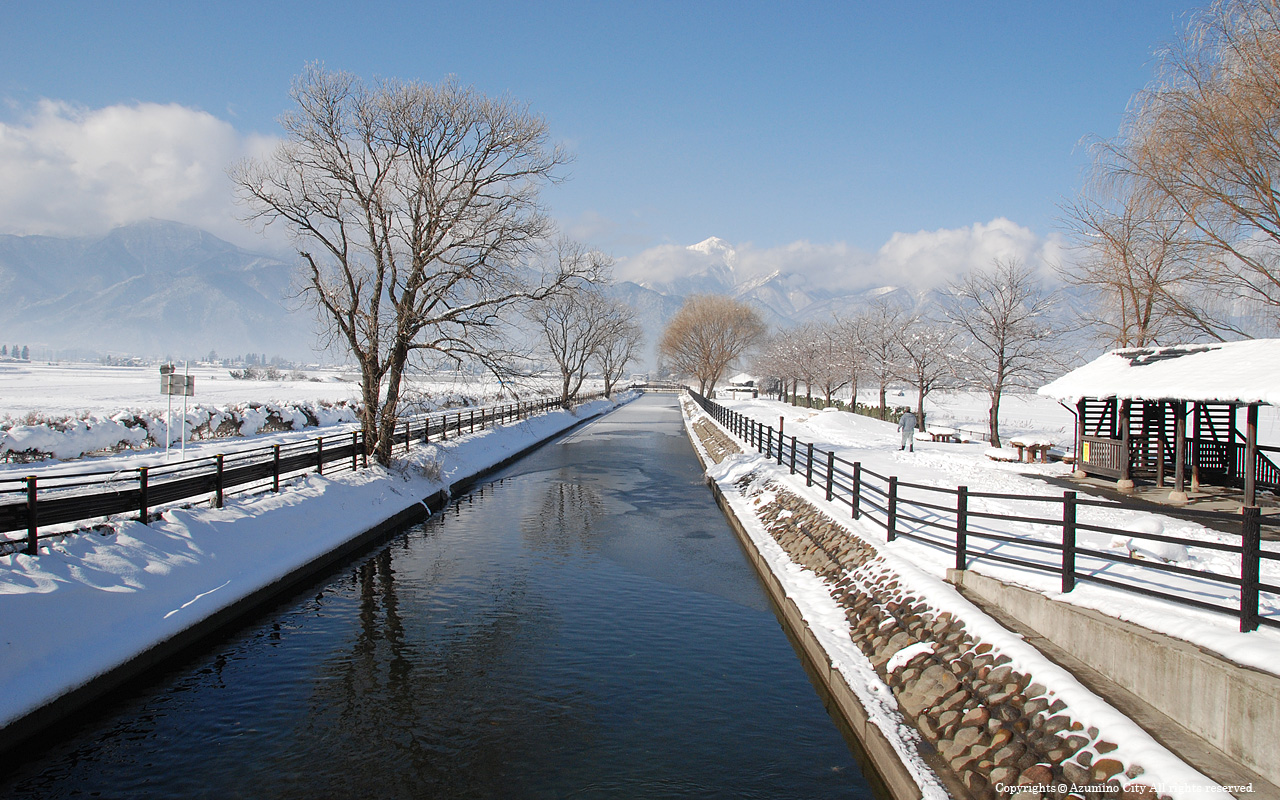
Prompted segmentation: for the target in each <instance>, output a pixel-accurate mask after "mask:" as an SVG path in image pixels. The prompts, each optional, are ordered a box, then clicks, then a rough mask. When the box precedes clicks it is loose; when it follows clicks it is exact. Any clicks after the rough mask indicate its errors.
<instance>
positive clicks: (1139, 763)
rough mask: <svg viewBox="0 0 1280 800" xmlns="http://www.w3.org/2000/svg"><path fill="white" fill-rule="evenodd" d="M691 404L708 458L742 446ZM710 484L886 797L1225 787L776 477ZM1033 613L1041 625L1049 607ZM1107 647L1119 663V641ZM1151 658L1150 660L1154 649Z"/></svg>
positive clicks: (1172, 793)
mask: <svg viewBox="0 0 1280 800" xmlns="http://www.w3.org/2000/svg"><path fill="white" fill-rule="evenodd" d="M686 413H687V414H689V417H690V424H689V430H690V432H691V434H692V436H693V437H694V438H695V439H696V440H697V446H696V448H695V449H698V450H699V451H700V456H701V457H703V458H704V463H706V464H707V466H708V467H711V466H712V465H714V464H717V463H720V462H722V461H724V460H725V459H727V458H729V457H730V456H733V455H734V454H736V453H739V452H740V449H739V447H738V445H737V444H736V443H735V441H734V440H733V438H732V437H731V436H729V435H728V434H727V433H726V432H725V431H724V430H723V429H721V428H720V427H719V426H718V425H716V424H715V423H714V422H713V421H711V420H710V419H709V418H708V417H705V416H703V415H701V414H700V412H697V411H695V410H693V409H692V408H691V407H687V408H686ZM741 458H743V459H749V458H750V456H741ZM727 463H731V462H727ZM722 473H723V471H720V472H718V473H717V474H722ZM711 483H712V488H713V491H714V492H715V493H716V496H717V499H718V501H719V502H720V505H721V507H722V508H723V509H724V510H725V513H726V515H727V516H728V517H729V518H730V520H731V522H732V523H733V525H734V528H735V530H737V531H738V533H739V536H740V538H741V539H742V541H743V544H744V547H746V549H747V552H748V553H749V554H750V556H751V560H752V563H753V564H755V566H756V568H757V571H758V572H759V573H760V575H761V578H762V581H763V582H764V584H765V586H766V587H768V590H769V592H770V594H771V596H772V597H773V599H774V602H775V604H776V606H777V608H778V609H779V617H780V619H781V621H782V623H783V624H784V626H786V627H787V628H788V629H789V630H790V632H791V633H792V635H793V637H794V639H795V640H796V641H798V642H799V648H800V649H801V650H802V652H803V654H804V657H805V658H806V659H807V660H808V661H809V662H811V664H812V665H813V667H814V669H813V674H814V675H816V676H817V680H818V681H819V682H820V683H821V685H822V689H823V690H824V691H825V694H826V695H828V696H829V698H830V706H829V708H830V709H831V710H832V711H833V713H837V714H839V715H840V716H841V717H843V718H844V719H845V721H846V722H847V723H848V726H849V728H850V729H851V730H852V731H853V733H854V734H855V735H856V736H857V738H858V741H859V743H860V744H861V747H862V750H863V751H864V753H865V757H866V758H867V760H869V761H870V762H871V764H872V765H873V767H874V768H875V769H876V770H877V771H878V772H879V773H880V775H881V776H882V777H883V782H884V787H885V789H886V793H887V794H888V795H889V796H891V797H893V798H895V799H896V798H919V797H921V796H930V795H931V794H932V796H937V794H936V792H937V790H938V787H942V791H943V792H945V794H946V795H948V796H952V797H970V798H1009V797H1014V798H1018V800H1033V799H1035V800H1039V799H1040V798H1050V797H1053V798H1065V797H1068V796H1070V797H1149V798H1165V797H1169V798H1177V797H1190V796H1194V795H1197V794H1201V793H1203V792H1204V791H1206V790H1215V789H1216V790H1218V791H1221V790H1220V789H1219V788H1218V782H1219V781H1221V782H1223V783H1226V781H1222V779H1221V778H1218V781H1215V780H1211V779H1209V778H1208V777H1206V776H1205V775H1204V774H1201V773H1199V772H1197V770H1196V769H1193V768H1191V767H1189V766H1187V765H1186V764H1185V763H1184V762H1183V761H1182V760H1181V759H1179V758H1178V757H1176V756H1174V755H1173V754H1172V753H1170V752H1169V751H1168V750H1166V749H1164V748H1163V747H1162V746H1161V745H1160V744H1159V743H1157V742H1156V741H1153V740H1152V739H1151V738H1150V737H1149V736H1148V735H1147V734H1146V733H1145V732H1143V731H1142V730H1141V729H1139V728H1138V727H1137V726H1136V725H1134V723H1133V722H1132V720H1130V719H1128V718H1126V717H1125V716H1124V715H1123V714H1122V713H1120V712H1118V711H1116V710H1115V709H1114V708H1112V707H1110V706H1109V705H1107V704H1106V703H1105V702H1103V701H1101V700H1100V699H1099V698H1097V697H1096V696H1093V695H1091V694H1089V693H1088V692H1087V691H1085V690H1083V687H1082V686H1081V685H1080V684H1079V683H1078V682H1077V681H1076V680H1074V678H1073V677H1072V676H1071V675H1070V674H1069V673H1067V672H1066V671H1065V670H1062V669H1060V668H1059V667H1058V665H1056V664H1054V663H1052V662H1051V661H1049V660H1048V659H1046V658H1043V657H1042V655H1041V654H1040V653H1039V652H1034V657H1032V656H1030V655H1029V654H1028V651H1029V650H1030V648H1029V646H1027V645H1026V644H1025V643H1024V642H1023V641H1022V639H1021V637H1020V636H1018V635H1016V634H1011V633H1010V632H1009V631H1006V630H1004V629H1002V628H1000V627H999V626H998V625H996V623H995V622H994V621H993V620H992V619H991V618H990V617H988V616H987V615H985V614H983V613H982V612H981V611H980V610H978V609H977V608H974V607H973V606H972V605H970V604H968V603H966V602H965V601H964V600H963V599H962V598H961V599H960V601H959V604H951V606H950V609H948V610H944V609H943V608H942V607H941V605H940V604H939V603H938V602H937V592H936V591H935V592H926V591H921V588H922V587H919V586H912V585H911V581H908V580H906V579H904V578H903V576H902V574H900V572H899V571H898V570H896V569H895V568H893V567H892V566H891V564H890V563H889V562H888V561H886V559H885V558H884V557H883V556H882V554H880V553H879V552H878V549H877V548H876V547H874V546H873V545H872V544H871V543H869V542H867V541H864V540H862V539H860V538H859V537H858V536H857V535H856V534H853V533H852V532H851V530H850V528H849V527H848V526H847V525H846V524H845V523H843V522H837V521H835V520H834V519H832V518H830V517H829V516H827V515H826V514H825V513H823V512H822V511H821V510H820V509H818V508H817V507H816V506H815V505H814V504H813V503H811V502H809V501H807V500H806V499H804V498H803V497H800V496H798V493H797V492H792V491H789V490H788V489H787V487H786V486H785V485H783V483H782V482H781V481H776V482H774V481H770V480H769V479H761V478H760V477H759V476H756V475H751V474H748V475H742V476H741V477H739V478H738V479H737V480H735V481H732V482H729V481H727V480H726V479H724V478H722V479H721V480H720V481H719V482H717V481H715V480H713V481H711ZM761 528H763V530H764V533H765V534H766V535H767V536H768V538H769V540H771V541H772V542H774V543H776V544H777V545H778V546H780V547H781V548H782V549H783V550H784V551H785V553H786V554H787V556H788V557H789V559H790V562H791V563H792V564H794V565H798V566H800V567H803V568H804V569H806V570H808V571H810V572H812V573H813V574H815V575H817V576H819V577H821V578H822V579H823V580H824V581H825V582H826V585H827V587H828V590H829V592H830V595H831V597H832V598H834V600H835V601H836V602H837V603H838V604H839V606H840V608H841V609H842V610H843V612H844V615H845V617H846V619H847V621H848V629H847V630H848V632H847V634H846V635H847V636H848V637H849V639H850V640H851V641H852V643H853V645H854V646H856V648H857V650H858V651H859V652H860V653H861V656H862V657H863V658H864V659H865V660H866V661H867V662H869V663H870V666H871V668H872V669H873V670H874V677H873V678H872V682H874V683H877V684H878V686H872V687H870V691H868V688H867V687H862V691H859V687H855V686H852V685H850V683H849V681H848V680H846V677H845V672H846V671H845V670H842V669H840V668H839V667H840V665H839V663H838V662H839V660H840V658H841V654H840V653H838V652H836V653H833V652H832V648H831V647H830V646H827V647H824V646H822V645H821V644H820V643H819V641H818V640H819V639H820V638H822V637H821V635H820V632H819V631H817V630H816V629H815V623H814V621H813V620H812V619H806V618H805V614H804V613H802V611H801V609H800V607H799V605H798V604H797V602H796V601H795V599H794V598H792V597H791V596H789V595H788V593H787V591H786V590H785V589H784V587H783V581H782V580H780V577H779V574H778V573H779V571H780V567H779V565H778V564H777V563H771V562H770V561H769V559H767V558H766V557H764V555H763V554H762V546H763V545H762V543H761V540H760V539H759V538H758V537H759V536H760V535H761V534H760V529H761ZM752 529H754V530H755V531H756V532H755V533H754V534H753V533H752V532H751V531H752ZM953 577H954V576H953ZM966 580H967V579H966ZM973 583H976V581H975V582H973ZM984 588H986V589H987V590H989V591H992V592H993V593H994V589H993V587H984ZM1022 599H1023V600H1025V598H1022ZM1041 599H1042V600H1044V602H1046V603H1051V601H1049V600H1047V599H1045V598H1041ZM1005 601H1006V602H1008V601H1007V598H1006V599H1005ZM1033 618H1034V619H1037V620H1040V621H1043V619H1044V615H1043V614H1041V616H1040V617H1034V616H1033ZM1043 624H1046V625H1049V624H1050V623H1047V622H1045V623H1043ZM1053 624H1057V625H1063V626H1066V627H1072V626H1073V624H1074V623H1073V622H1071V621H1065V620H1057V621H1056V622H1055V623H1053ZM1077 633H1078V637H1077V638H1078V640H1079V642H1080V646H1081V647H1083V648H1085V649H1086V650H1087V648H1088V646H1089V645H1088V642H1089V641H1090V636H1093V635H1099V634H1097V632H1093V631H1091V630H1090V629H1088V628H1085V629H1082V630H1080V631H1078V632H1077ZM1116 650H1117V652H1116V654H1117V656H1118V657H1121V658H1123V649H1122V648H1120V646H1119V638H1118V637H1117V639H1116ZM1147 652H1148V655H1151V654H1153V653H1155V654H1157V655H1158V653H1159V651H1158V649H1157V648H1156V647H1154V646H1148V649H1147ZM1137 668H1138V669H1141V666H1140V665H1139V666H1138V667H1137ZM1192 680H1193V681H1194V680H1197V679H1192ZM877 689H878V690H881V691H883V690H885V689H887V690H888V692H891V693H892V697H893V699H894V700H895V701H896V704H895V705H896V708H895V718H894V719H893V720H890V721H889V722H888V723H887V724H886V722H885V721H884V720H883V719H881V720H879V724H878V725H877V724H875V723H873V721H872V717H873V716H874V714H873V713H872V710H871V709H868V708H867V703H866V702H865V700H863V699H860V698H865V697H866V696H868V695H871V696H874V695H875V692H876V690H877ZM1258 691H1261V692H1264V693H1265V692H1266V691H1267V690H1266V689H1265V688H1263V687H1260V688H1258ZM1245 696H1247V695H1245ZM1254 697H1255V698H1257V699H1262V698H1261V697H1260V696H1259V695H1254ZM1238 700H1239V698H1238V697H1237V698H1235V699H1234V700H1233V702H1236V706H1235V707H1236V708H1237V709H1238V708H1239V704H1238V702H1237V701H1238ZM1224 711H1225V713H1228V714H1229V713H1230V710H1229V709H1226V710H1224ZM1257 716H1263V715H1257ZM1263 721H1264V722H1265V720H1263ZM1219 722H1220V721H1219ZM885 728H889V730H885ZM1272 730H1274V728H1272ZM915 763H924V764H926V765H927V766H928V769H929V770H930V771H931V772H932V777H933V778H934V779H935V780H934V781H933V782H932V783H931V781H930V780H929V779H928V778H925V779H921V777H920V775H919V774H918V769H913V766H912V765H913V764H915ZM1220 766H1221V765H1220ZM1236 774H1239V775H1243V776H1244V777H1243V779H1241V780H1240V782H1239V783H1238V784H1235V783H1228V784H1227V785H1228V788H1232V789H1233V791H1232V792H1231V793H1232V794H1234V795H1235V796H1237V797H1258V796H1269V795H1268V794H1267V793H1268V792H1269V791H1272V790H1273V788H1274V787H1271V786H1270V785H1268V784H1266V783H1265V781H1257V782H1256V783H1254V784H1253V785H1248V782H1249V781H1250V778H1251V777H1256V774H1252V775H1251V774H1250V772H1249V771H1248V770H1237V772H1236ZM1215 777H1218V776H1215ZM1255 792H1258V793H1257V794H1255ZM1219 796H1223V795H1221V794H1219ZM1278 796H1280V795H1278Z"/></svg>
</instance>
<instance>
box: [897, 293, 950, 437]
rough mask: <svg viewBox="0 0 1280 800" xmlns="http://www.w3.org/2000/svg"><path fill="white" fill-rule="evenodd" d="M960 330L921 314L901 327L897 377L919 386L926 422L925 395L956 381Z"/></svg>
mask: <svg viewBox="0 0 1280 800" xmlns="http://www.w3.org/2000/svg"><path fill="white" fill-rule="evenodd" d="M955 341H956V330H955V328H954V327H953V326H951V325H944V324H941V323H938V322H936V321H934V320H929V319H925V318H923V317H920V316H915V317H911V318H909V319H908V320H906V322H905V323H904V324H903V326H902V327H901V328H900V329H899V330H898V347H899V351H900V353H901V356H900V358H899V361H898V369H897V377H898V378H900V379H901V380H904V381H906V382H907V383H909V384H911V385H912V386H914V387H915V389H916V419H917V420H919V424H920V425H921V426H923V425H924V419H925V417H924V399H925V398H926V397H927V396H928V395H929V393H930V392H932V391H933V390H935V389H944V388H947V387H949V386H951V385H953V384H954V382H955V361H956V353H955Z"/></svg>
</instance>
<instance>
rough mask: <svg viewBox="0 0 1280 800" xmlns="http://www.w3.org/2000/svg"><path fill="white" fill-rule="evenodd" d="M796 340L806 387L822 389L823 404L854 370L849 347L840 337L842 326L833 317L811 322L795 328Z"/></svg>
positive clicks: (854, 361) (848, 381)
mask: <svg viewBox="0 0 1280 800" xmlns="http://www.w3.org/2000/svg"><path fill="white" fill-rule="evenodd" d="M796 333H797V335H798V337H799V339H800V341H799V345H800V348H799V349H800V352H799V353H798V355H799V358H800V360H801V363H802V364H804V372H805V384H806V387H807V388H816V389H817V390H818V391H820V392H822V399H823V401H824V403H825V404H826V405H830V404H831V399H832V397H833V396H834V395H835V393H836V392H838V391H840V390H841V389H843V388H844V387H846V386H848V385H849V384H850V382H851V381H852V380H853V375H854V372H855V371H856V360H855V358H854V354H853V353H852V352H851V351H852V349H853V348H851V347H850V346H849V342H848V340H847V339H845V337H844V330H843V329H842V328H841V326H840V325H839V324H838V323H837V322H836V321H834V320H832V321H828V322H811V323H809V324H807V325H803V326H801V327H800V328H798V329H797V331H796Z"/></svg>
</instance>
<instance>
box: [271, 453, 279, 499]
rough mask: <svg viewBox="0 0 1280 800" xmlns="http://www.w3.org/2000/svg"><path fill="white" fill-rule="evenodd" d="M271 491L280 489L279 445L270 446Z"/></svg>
mask: <svg viewBox="0 0 1280 800" xmlns="http://www.w3.org/2000/svg"><path fill="white" fill-rule="evenodd" d="M271 491H273V492H278V491H280V445H278V444H275V445H272V446H271Z"/></svg>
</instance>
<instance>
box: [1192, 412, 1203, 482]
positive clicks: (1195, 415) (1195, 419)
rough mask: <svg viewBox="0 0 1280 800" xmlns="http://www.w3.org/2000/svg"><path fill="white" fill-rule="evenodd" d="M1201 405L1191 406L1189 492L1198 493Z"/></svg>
mask: <svg viewBox="0 0 1280 800" xmlns="http://www.w3.org/2000/svg"><path fill="white" fill-rule="evenodd" d="M1203 408H1204V405H1203V404H1202V403H1192V404H1191V491H1193V492H1198V491H1200V414H1201V412H1202V410H1203Z"/></svg>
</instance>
